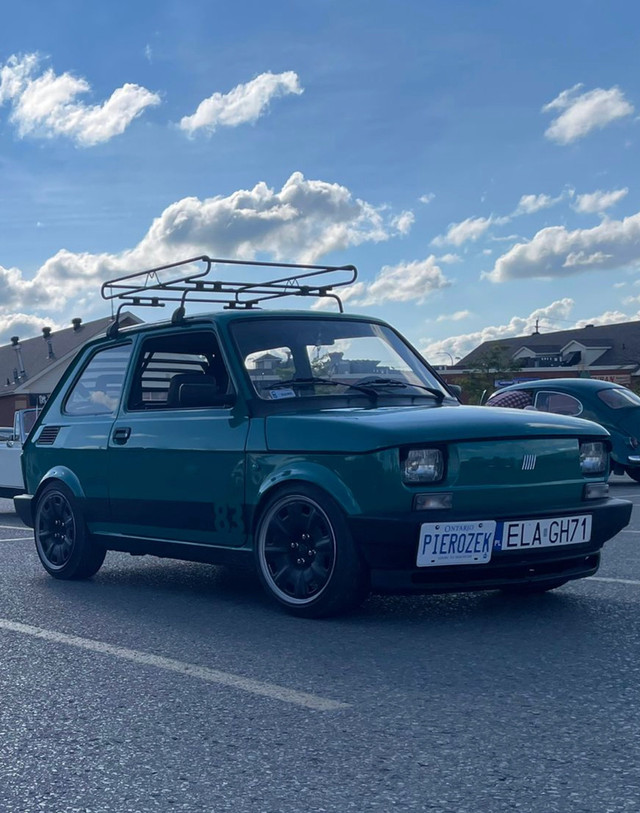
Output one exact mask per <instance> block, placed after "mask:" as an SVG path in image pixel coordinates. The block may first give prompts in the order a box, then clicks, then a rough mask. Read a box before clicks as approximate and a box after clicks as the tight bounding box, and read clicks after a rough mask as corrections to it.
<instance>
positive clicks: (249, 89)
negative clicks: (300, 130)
mask: <svg viewBox="0 0 640 813" xmlns="http://www.w3.org/2000/svg"><path fill="white" fill-rule="evenodd" d="M302 92H303V88H302V87H301V86H300V81H299V79H298V75H297V74H296V73H294V71H286V72H285V73H271V72H270V71H268V72H267V73H261V74H260V75H259V76H256V78H255V79H252V80H251V81H250V82H247V83H246V84H244V85H236V87H234V88H233V90H230V91H229V93H214V94H213V95H212V96H209V98H208V99H204V100H203V101H201V102H200V104H199V105H198V108H197V110H196V112H195V113H193V115H191V116H184V117H183V118H182V119H181V121H180V129H181V130H184V131H185V132H186V133H188V134H189V135H193V134H194V133H195V132H197V131H198V130H203V131H204V132H205V133H208V134H211V133H213V132H215V130H216V129H217V128H218V127H237V126H238V125H239V124H247V123H249V122H254V121H257V120H258V119H259V118H260V116H262V115H263V113H265V111H266V110H267V109H268V107H269V103H270V102H271V100H272V99H276V98H278V97H280V96H288V95H290V94H295V95H298V96H299V95H300V94H301V93H302Z"/></svg>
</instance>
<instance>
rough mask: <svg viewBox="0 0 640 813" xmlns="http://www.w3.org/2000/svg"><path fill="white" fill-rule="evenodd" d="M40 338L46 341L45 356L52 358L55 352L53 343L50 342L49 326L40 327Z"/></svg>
mask: <svg viewBox="0 0 640 813" xmlns="http://www.w3.org/2000/svg"><path fill="white" fill-rule="evenodd" d="M42 338H43V339H44V340H45V342H46V343H47V348H48V350H47V358H49V359H54V358H55V357H56V354H55V353H54V352H53V344H52V343H51V328H50V327H43V328H42Z"/></svg>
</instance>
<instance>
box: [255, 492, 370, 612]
mask: <svg viewBox="0 0 640 813" xmlns="http://www.w3.org/2000/svg"><path fill="white" fill-rule="evenodd" d="M255 553H256V560H257V565H258V573H259V575H260V580H261V581H262V584H263V586H264V588H265V590H266V591H267V593H268V594H269V595H270V596H271V597H272V598H273V599H275V600H276V601H277V602H278V603H279V604H281V605H282V606H284V607H285V608H286V609H287V610H288V611H289V612H290V613H292V614H294V615H298V616H302V617H305V618H321V617H324V616H330V615H339V614H341V613H345V612H348V611H349V610H353V609H354V608H356V607H358V606H359V605H360V604H361V603H362V602H363V601H364V599H365V598H366V597H367V595H368V592H369V579H368V572H367V570H366V567H365V565H364V563H363V562H362V560H361V558H360V555H359V553H358V551H357V549H356V546H355V543H354V541H353V539H352V537H351V534H350V532H349V527H348V525H347V522H346V520H345V518H344V515H343V513H342V511H341V510H340V508H339V507H338V505H336V503H335V502H334V501H333V500H332V499H331V498H330V497H329V496H328V495H326V494H324V493H323V492H322V491H320V490H319V489H316V488H313V487H312V486H307V485H304V484H299V485H297V484H296V485H291V486H287V487H286V488H283V489H282V490H280V491H278V492H277V493H276V494H274V496H273V497H272V498H271V499H269V500H268V501H267V503H266V505H265V506H264V509H263V511H262V513H261V515H260V519H259V521H258V525H257V529H256V534H255Z"/></svg>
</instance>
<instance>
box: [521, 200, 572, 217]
mask: <svg viewBox="0 0 640 813" xmlns="http://www.w3.org/2000/svg"><path fill="white" fill-rule="evenodd" d="M562 198H563V196H562V195H559V196H558V197H557V198H552V197H551V195H523V196H522V197H521V198H520V202H519V203H518V205H517V206H516V208H515V209H514V211H513V213H512V214H511V217H519V216H520V215H532V214H534V213H535V212H539V211H540V210H541V209H548V208H549V206H553V205H554V204H556V203H558V202H559V201H561V200H562Z"/></svg>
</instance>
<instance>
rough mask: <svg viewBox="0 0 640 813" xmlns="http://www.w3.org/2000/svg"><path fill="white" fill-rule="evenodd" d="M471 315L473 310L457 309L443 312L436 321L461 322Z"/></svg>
mask: <svg viewBox="0 0 640 813" xmlns="http://www.w3.org/2000/svg"><path fill="white" fill-rule="evenodd" d="M470 316H471V311H456V312H455V313H442V314H440V316H438V318H437V319H436V322H460V321H462V320H463V319H468V318H469V317H470Z"/></svg>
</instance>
